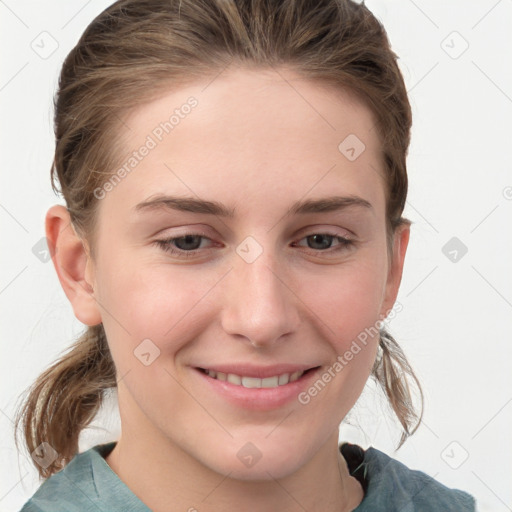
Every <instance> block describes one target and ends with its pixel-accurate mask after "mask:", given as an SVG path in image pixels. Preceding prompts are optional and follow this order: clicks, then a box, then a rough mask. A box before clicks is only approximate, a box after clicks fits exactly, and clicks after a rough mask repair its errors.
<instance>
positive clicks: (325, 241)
mask: <svg viewBox="0 0 512 512" xmlns="http://www.w3.org/2000/svg"><path fill="white" fill-rule="evenodd" d="M311 238H313V239H315V240H314V242H315V243H316V242H317V241H318V238H320V242H321V241H322V239H323V240H324V243H323V244H322V243H320V245H321V246H322V248H323V249H325V248H328V247H329V239H330V238H331V236H330V235H313V236H311Z"/></svg>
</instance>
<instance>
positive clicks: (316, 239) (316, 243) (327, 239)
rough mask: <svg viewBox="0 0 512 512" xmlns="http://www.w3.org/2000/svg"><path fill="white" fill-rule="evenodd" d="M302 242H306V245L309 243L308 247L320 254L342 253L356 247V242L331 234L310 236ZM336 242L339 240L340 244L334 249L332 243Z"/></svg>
mask: <svg viewBox="0 0 512 512" xmlns="http://www.w3.org/2000/svg"><path fill="white" fill-rule="evenodd" d="M302 240H306V243H307V246H308V248H309V249H313V250H315V251H320V252H336V251H341V250H343V249H345V248H347V247H349V246H351V245H354V242H353V241H352V240H350V239H348V238H345V237H343V236H340V235H336V234H331V233H314V234H312V235H308V236H306V237H304V238H303V239H302ZM302 240H301V241H302ZM334 240H337V241H338V244H337V245H335V246H334V248H333V247H332V242H333V241H334ZM298 245H301V244H298ZM301 246H302V245H301Z"/></svg>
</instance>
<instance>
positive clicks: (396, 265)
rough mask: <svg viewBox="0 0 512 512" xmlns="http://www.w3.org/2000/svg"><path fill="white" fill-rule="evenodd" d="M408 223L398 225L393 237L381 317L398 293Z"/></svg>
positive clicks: (408, 231)
mask: <svg viewBox="0 0 512 512" xmlns="http://www.w3.org/2000/svg"><path fill="white" fill-rule="evenodd" d="M410 233H411V229H410V224H409V223H406V224H403V225H401V226H399V227H398V228H397V229H396V231H395V235H394V237H393V260H392V261H391V262H390V265H389V271H388V276H387V282H386V289H385V297H384V301H383V304H382V310H381V317H382V318H385V317H386V316H387V314H388V313H389V311H390V309H391V308H392V307H393V305H394V304H395V301H396V297H397V295H398V290H399V288H400V283H401V281H402V274H403V269H404V262H405V254H406V252H407V246H408V245H409V236H410Z"/></svg>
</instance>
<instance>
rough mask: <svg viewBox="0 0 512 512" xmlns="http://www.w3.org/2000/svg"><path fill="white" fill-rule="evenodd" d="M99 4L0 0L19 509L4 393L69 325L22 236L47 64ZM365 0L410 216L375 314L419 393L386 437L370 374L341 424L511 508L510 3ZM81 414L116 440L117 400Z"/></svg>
mask: <svg viewBox="0 0 512 512" xmlns="http://www.w3.org/2000/svg"><path fill="white" fill-rule="evenodd" d="M110 3H111V2H110V1H106V0H89V1H83V0H80V1H78V0H77V1H72V2H71V1H64V0H61V1H56V0H52V1H45V2H36V1H31V2H29V1H17V2H15V1H14V0H3V1H0V24H1V32H0V37H1V42H0V43H1V45H0V47H1V48H2V61H1V76H0V108H1V111H0V118H1V120H2V122H1V126H2V134H1V138H0V142H1V149H2V159H1V165H0V172H1V173H2V176H1V183H2V186H1V189H0V223H1V224H0V225H1V229H2V244H3V246H2V250H1V251H0V258H1V260H0V304H1V323H0V326H1V343H2V352H3V357H2V358H1V372H0V374H1V376H2V380H3V383H2V387H1V389H2V394H1V399H0V429H1V433H2V436H1V437H0V450H1V451H0V453H1V460H2V464H1V476H0V482H1V484H0V486H1V487H0V510H1V511H16V510H19V508H21V505H22V504H23V503H24V502H25V501H26V500H27V499H28V498H29V497H30V496H31V495H32V494H33V493H34V492H35V490H36V488H37V487H38V485H39V481H38V479H37V477H36V471H35V469H34V468H33V466H32V464H31V461H30V456H29V454H26V453H21V454H18V453H17V452H16V449H15V445H14V441H13V428H12V418H13V412H14V407H15V405H16V403H17V400H18V396H19V395H20V393H21V392H22V391H23V390H24V389H25V388H26V387H27V386H28V385H29V384H30V383H31V382H32V381H33V380H34V379H35V377H36V376H37V375H39V373H40V372H41V371H42V370H44V369H45V368H46V367H47V366H48V365H49V364H50V363H51V362H52V361H53V360H54V359H55V358H57V356H58V355H59V353H60V352H61V351H63V350H64V349H65V348H66V347H67V346H68V345H69V344H70V343H71V342H72V340H73V339H74V338H75V337H76V336H77V335H78V334H79V333H80V332H81V331H82V328H83V326H82V325H81V324H80V323H79V322H78V321H77V320H76V319H75V318H74V316H73V313H72V309H71V307H70V305H69V303H68V302H67V299H66V297H65V295H64V293H63V291H62V290H61V288H60V285H59V283H58V280H57V276H56V274H55V271H54V269H53V266H52V263H51V262H48V263H42V262H41V261H40V260H39V259H38V258H36V256H35V255H34V254H33V252H32V248H33V246H34V245H35V244H36V243H37V242H38V241H39V240H40V239H41V238H42V237H43V236H44V225H43V224H44V215H45V212H46V210H47V209H48V208H49V206H51V205H52V204H54V203H57V202H60V203H61V204H62V201H60V199H59V198H57V197H56V196H54V194H53V192H52V191H51V187H50V179H49V171H50V164H51V161H52V151H53V147H54V140H53V132H52V115H53V106H52V96H53V93H54V90H55V87H56V82H57V76H58V72H59V69H60V66H61V64H62V61H63V59H64V58H65V56H66V55H67V53H68V52H69V51H70V49H71V48H72V46H74V45H75V44H76V42H77V40H78V38H79V36H80V35H81V33H82V32H83V30H84V29H85V27H86V26H87V25H88V24H89V22H90V21H91V20H92V19H93V18H94V17H95V16H96V15H97V14H99V12H100V11H101V10H103V9H104V8H105V7H106V6H107V5H109V4H110ZM367 5H368V7H369V8H370V9H371V10H372V11H373V12H374V13H375V14H376V15H377V16H378V17H379V18H380V19H381V20H382V22H383V24H384V26H385V27H386V29H387V31H388V34H389V37H390V40H391V42H392V46H393V49H394V51H395V52H396V53H397V54H398V55H399V56H400V66H401V69H402V71H403V73H404V77H405V80H406V84H407V88H408V90H409V94H410V100H411V103H412V107H413V115H414V123H413V134H412V144H411V149H410V154H409V159H408V168H409V178H410V193H409V198H408V203H407V208H406V211H405V215H406V216H407V217H408V218H410V219H411V220H412V221H413V222H414V224H413V227H412V235H411V242H410V245H409V250H408V256H407V260H406V265H405V271H404V278H403V281H402V287H401V292H400V295H399V297H398V301H399V302H400V303H401V304H402V305H403V311H402V312H401V313H399V314H398V316H397V317H396V318H395V319H394V320H393V321H392V322H391V323H390V329H391V332H392V334H393V335H394V336H395V337H396V339H397V340H398V342H399V343H400V344H401V346H402V347H403V348H404V350H405V352H406V354H407V356H408V357H409V360H410V362H411V363H412V365H413V367H414V368H415V370H416V372H417V374H418V376H419V378H420V380H421V382H422V384H423V388H424V391H425V395H426V396H425V398H426V408H425V415H424V423H423V425H422V426H421V427H420V429H419V430H418V431H417V433H416V434H415V435H414V436H413V437H412V438H411V439H409V440H408V441H407V442H406V444H405V445H404V446H403V447H402V448H401V449H400V450H399V451H398V452H394V446H396V443H397V440H398V434H399V430H398V427H397V423H396V422H395V421H394V420H393V417H392V414H391V413H390V412H389V410H388V409H387V408H386V406H385V404H384V403H383V402H382V400H381V399H380V398H379V395H375V393H373V394H372V392H371V388H372V386H371V385H369V386H368V389H367V390H365V392H364V393H363V396H362V398H361V400H360V401H359V402H358V404H357V405H356V407H355V409H354V410H353V414H351V415H350V420H349V421H350V424H348V423H347V424H344V425H343V426H342V428H341V438H342V439H345V440H349V441H351V442H356V443H359V444H361V445H362V446H363V447H365V448H366V447H368V446H370V445H372V446H375V447H376V448H379V449H380V450H382V451H385V452H386V453H388V454H389V455H391V456H393V457H395V458H396V459H398V460H400V461H402V462H403V463H405V464H406V465H408V466H409V467H411V468H414V469H420V470H421V471H424V472H426V473H428V474H430V475H432V476H434V477H435V478H436V479H437V480H439V481H440V482H442V483H444V484H445V485H447V486H449V487H456V488H460V489H464V490H466V491H468V492H470V493H471V494H473V495H474V496H475V497H476V498H477V500H478V504H479V510H480V511H483V512H485V511H496V512H502V511H506V510H512V486H511V476H512V471H511V468H512V437H511V435H510V432H511V426H512V425H511V423H512V386H511V383H512V372H511V371H510V362H511V355H512V337H511V334H512V321H511V318H512V315H511V313H512V276H511V272H510V268H511V262H512V258H511V256H512V229H511V222H510V221H511V220H512V200H511V199H512V188H511V187H512V169H511V158H510V157H511V146H512V139H511V136H512V130H511V126H510V125H511V119H512V72H511V69H510V54H511V50H512V45H511V42H512V31H511V30H510V27H511V21H512V2H511V1H510V0H501V1H496V0H482V1H478V2H477V1H467V0H466V1H464V0H458V1H441V0H439V1H430V2H427V1H426V0H416V1H415V2H413V1H412V0H396V1H387V2H384V1H383V0H379V1H377V0H375V1H368V2H367ZM44 31H46V32H48V33H49V34H51V37H52V38H54V39H55V41H56V42H57V43H58V48H57V49H56V51H55V52H54V53H53V54H51V55H50V56H46V55H45V57H47V58H44V59H43V58H41V57H40V56H39V55H38V54H37V53H36V52H35V51H34V50H33V49H32V46H35V44H36V43H37V42H38V41H40V40H41V37H45V38H47V39H46V41H47V45H46V48H47V49H48V48H51V41H50V39H48V37H49V36H48V35H43V36H41V35H40V34H41V33H42V32H44ZM454 31H455V32H457V34H454V33H453V32H454ZM33 41H35V42H34V43H33ZM31 45H32V46H31ZM49 45H50V46H49ZM466 45H469V46H468V48H467V49H466V50H465V51H464V52H463V53H462V50H464V48H465V46H466ZM452 237H457V238H458V239H459V240H460V242H462V243H463V244H464V245H465V246H466V247H467V249H468V252H467V254H465V255H464V256H463V257H460V255H461V252H460V251H459V253H458V260H457V261H456V262H453V261H450V259H449V258H448V257H447V256H445V254H444V253H443V252H442V248H443V247H444V245H445V244H446V243H447V242H448V241H449V240H450V239H451V238H452ZM453 255H454V253H452V255H451V257H453ZM112 407H113V409H112V410H113V411H115V402H114V403H113V405H112ZM95 424H96V425H97V428H96V429H92V430H89V431H87V432H85V434H84V436H82V438H81V442H80V449H81V450H85V449H87V448H89V447H91V446H93V445H94V444H98V443H100V442H106V441H108V440H114V439H116V436H117V435H118V432H119V430H118V428H119V425H118V418H117V417H116V415H112V414H110V416H109V414H105V415H104V418H103V419H101V418H100V419H99V421H97V422H95ZM466 457H467V459H466ZM464 459H466V460H464Z"/></svg>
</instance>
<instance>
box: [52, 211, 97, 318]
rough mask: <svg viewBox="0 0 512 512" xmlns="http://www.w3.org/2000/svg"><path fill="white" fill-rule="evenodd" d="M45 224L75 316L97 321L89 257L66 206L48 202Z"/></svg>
mask: <svg viewBox="0 0 512 512" xmlns="http://www.w3.org/2000/svg"><path fill="white" fill-rule="evenodd" d="M45 226H46V238H47V241H48V246H49V249H50V254H51V255H52V261H53V265H54V267H55V270H56V272H57V276H58V278H59V281H60V284H61V286H62V289H63V290H64V293H65V294H66V297H67V298H68V300H69V302H70V303H71V306H72V307H73V311H74V313H75V316H76V318H77V319H78V320H79V321H80V322H82V323H83V324H85V325H89V326H92V325H97V324H100V323H101V314H100V310H99V307H98V303H97V302H96V299H95V297H94V289H93V283H92V282H90V281H92V278H91V277H90V274H92V273H91V272H90V269H91V268H92V261H91V260H90V256H89V254H88V252H87V250H86V248H85V247H84V243H83V242H82V240H81V239H80V237H79V236H78V235H77V234H76V232H75V230H74V228H73V225H72V224H71V219H70V216H69V212H68V211H67V209H66V208H65V207H64V206H62V205H54V206H52V207H51V208H50V209H49V210H48V212H47V214H46V221H45Z"/></svg>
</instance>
